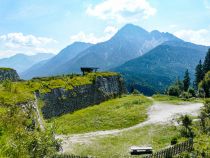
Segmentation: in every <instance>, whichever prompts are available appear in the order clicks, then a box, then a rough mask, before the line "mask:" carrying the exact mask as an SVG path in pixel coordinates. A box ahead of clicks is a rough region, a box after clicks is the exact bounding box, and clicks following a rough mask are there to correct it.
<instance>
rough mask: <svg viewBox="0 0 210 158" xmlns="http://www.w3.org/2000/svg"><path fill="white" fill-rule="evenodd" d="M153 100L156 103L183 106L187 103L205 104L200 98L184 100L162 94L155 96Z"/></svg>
mask: <svg viewBox="0 0 210 158" xmlns="http://www.w3.org/2000/svg"><path fill="white" fill-rule="evenodd" d="M152 98H153V99H154V100H155V101H160V102H166V103H171V104H182V103H187V102H193V103H200V102H203V99H198V98H189V99H183V98H178V97H175V96H169V95H161V94H157V95H153V96H152Z"/></svg>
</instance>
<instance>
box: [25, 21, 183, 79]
mask: <svg viewBox="0 0 210 158" xmlns="http://www.w3.org/2000/svg"><path fill="white" fill-rule="evenodd" d="M166 41H182V40H181V39H179V38H177V37H175V36H174V35H172V34H169V33H161V32H159V31H157V30H155V31H152V32H148V31H146V30H144V29H143V28H141V27H139V26H136V25H132V24H127V25H125V26H124V27H123V28H121V29H120V30H119V31H118V32H117V33H116V34H115V35H114V36H113V37H112V38H111V39H110V40H108V41H105V42H101V43H98V44H95V45H89V46H88V47H86V49H84V50H81V51H80V52H79V51H76V52H77V53H76V54H77V55H75V57H74V58H64V57H62V58H60V59H62V61H60V59H59V61H60V62H59V64H58V62H55V61H53V60H54V59H51V60H50V61H48V63H51V66H46V65H47V64H44V65H43V67H40V68H39V69H37V70H35V69H34V70H33V71H31V72H30V74H29V73H26V72H25V73H24V74H25V75H24V77H26V78H31V77H34V76H48V75H57V74H67V73H77V72H79V71H80V67H90V66H91V67H99V68H100V70H108V69H110V68H114V67H116V66H119V65H121V64H123V63H125V62H126V61H128V60H131V59H134V58H136V57H139V56H141V55H143V54H145V53H146V52H148V51H150V50H151V49H153V48H155V47H156V46H158V45H160V44H162V43H163V42H166ZM69 47H72V45H70V46H69ZM64 50H65V49H64ZM64 50H63V51H64ZM65 51H66V52H69V51H70V50H68V51H67V50H65ZM61 54H63V52H62V51H61V52H60V53H59V54H58V55H57V56H55V57H54V58H58V56H61ZM67 54H68V53H67Z"/></svg>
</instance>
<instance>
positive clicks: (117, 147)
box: [69, 125, 179, 158]
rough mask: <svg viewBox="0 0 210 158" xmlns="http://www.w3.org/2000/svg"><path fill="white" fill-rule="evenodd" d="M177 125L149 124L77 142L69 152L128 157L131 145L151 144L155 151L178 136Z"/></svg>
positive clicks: (82, 154)
mask: <svg viewBox="0 0 210 158" xmlns="http://www.w3.org/2000/svg"><path fill="white" fill-rule="evenodd" d="M178 136H179V133H178V130H177V127H175V126H169V125H149V126H144V127H140V128H138V129H133V130H129V131H126V132H123V133H121V134H118V135H113V136H106V137H103V138H100V137H98V138H96V139H92V140H91V143H88V144H86V143H77V144H74V145H73V147H71V148H70V149H69V153H71V154H75V155H81V156H87V155H91V156H96V157H100V158H107V157H112V158H118V157H129V156H130V153H129V148H130V147H131V146H134V145H135V146H152V147H153V149H154V150H155V151H158V150H160V149H162V148H165V147H167V146H169V145H170V141H171V139H172V138H173V137H178Z"/></svg>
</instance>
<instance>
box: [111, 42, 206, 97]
mask: <svg viewBox="0 0 210 158" xmlns="http://www.w3.org/2000/svg"><path fill="white" fill-rule="evenodd" d="M207 49H208V47H206V46H201V45H196V44H193V43H189V42H184V41H168V42H165V43H163V44H161V45H159V46H157V47H156V48H154V49H153V50H151V51H149V52H148V53H146V54H145V55H143V56H141V57H138V58H135V59H133V60H130V61H128V62H126V63H124V64H122V65H121V66H119V67H116V68H114V69H112V71H117V72H120V73H121V74H122V75H123V76H124V78H125V79H126V83H127V84H128V85H130V86H134V88H136V89H138V90H140V91H141V92H142V93H144V94H147V95H152V94H154V93H157V92H164V90H165V89H166V88H167V87H168V86H169V85H170V84H171V83H172V82H174V81H175V80H176V79H178V78H179V79H182V78H183V76H184V72H185V71H186V69H188V70H189V72H190V75H191V82H192V81H193V79H194V73H195V71H194V70H195V67H196V65H197V64H198V62H199V60H200V59H204V57H205V55H206V52H207Z"/></svg>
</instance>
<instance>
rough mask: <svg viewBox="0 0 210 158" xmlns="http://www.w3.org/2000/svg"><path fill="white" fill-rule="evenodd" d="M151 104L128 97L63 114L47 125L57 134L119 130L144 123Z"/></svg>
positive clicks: (140, 98) (132, 96) (136, 96)
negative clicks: (50, 125)
mask: <svg viewBox="0 0 210 158" xmlns="http://www.w3.org/2000/svg"><path fill="white" fill-rule="evenodd" d="M151 104H152V101H151V100H150V99H147V98H146V97H144V96H141V95H129V96H124V97H122V98H117V99H112V100H109V101H106V102H103V103H101V104H99V105H95V106H92V107H88V108H86V109H82V110H79V111H76V112H74V113H72V114H65V115H63V116H60V117H57V118H54V119H51V120H50V121H48V123H49V124H50V123H54V124H55V126H56V132H57V133H59V134H72V133H85V132H91V131H98V130H110V129H121V128H126V127H130V126H133V125H135V124H138V123H140V122H143V121H145V120H146V119H147V108H148V107H149V106H150V105H151Z"/></svg>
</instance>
